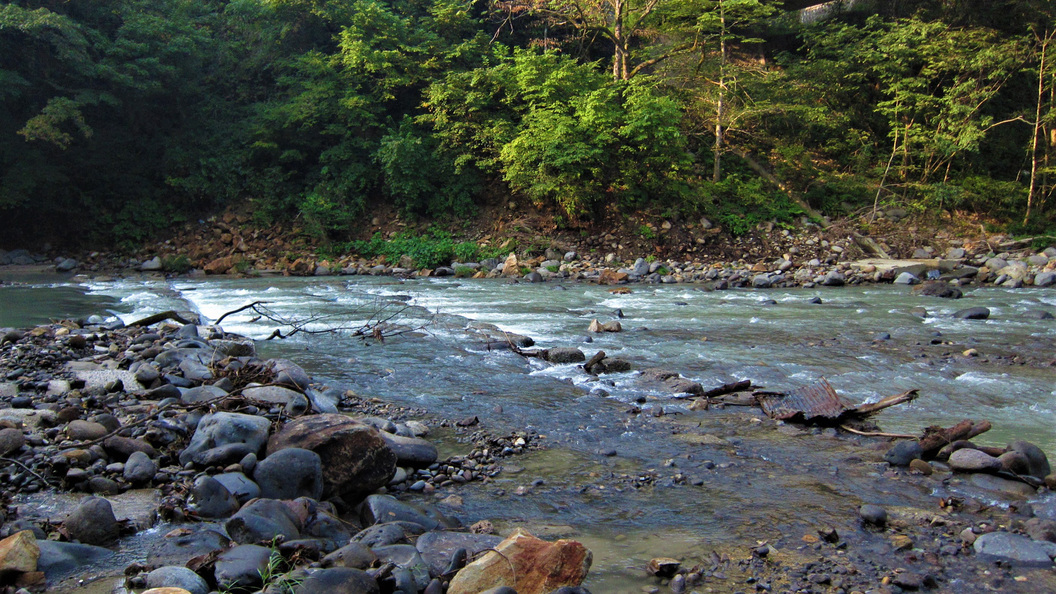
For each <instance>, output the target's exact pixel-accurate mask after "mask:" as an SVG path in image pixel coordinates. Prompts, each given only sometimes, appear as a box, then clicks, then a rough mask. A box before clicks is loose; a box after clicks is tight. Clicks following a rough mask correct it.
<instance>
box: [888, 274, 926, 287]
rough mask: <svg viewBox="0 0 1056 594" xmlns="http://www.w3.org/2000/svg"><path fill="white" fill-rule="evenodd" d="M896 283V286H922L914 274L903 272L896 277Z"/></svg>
mask: <svg viewBox="0 0 1056 594" xmlns="http://www.w3.org/2000/svg"><path fill="white" fill-rule="evenodd" d="M894 282H895V284H896V285H916V284H920V279H919V278H917V276H916V275H915V274H913V273H912V272H902V273H899V275H898V276H896V277H895V281H894Z"/></svg>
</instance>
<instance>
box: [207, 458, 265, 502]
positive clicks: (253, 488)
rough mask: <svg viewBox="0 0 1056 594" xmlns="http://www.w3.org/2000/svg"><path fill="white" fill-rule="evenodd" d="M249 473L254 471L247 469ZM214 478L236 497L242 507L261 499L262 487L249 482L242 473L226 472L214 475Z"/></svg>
mask: <svg viewBox="0 0 1056 594" xmlns="http://www.w3.org/2000/svg"><path fill="white" fill-rule="evenodd" d="M254 468H255V467H254ZM247 472H252V471H250V470H248V469H247ZM213 478H214V479H216V480H217V482H219V483H220V484H221V485H223V486H224V488H225V489H227V491H228V492H229V493H231V494H232V495H234V496H235V499H236V500H238V503H239V504H240V505H245V503H246V502H247V501H249V500H251V499H256V498H257V497H260V487H259V486H257V483H254V482H253V481H251V480H249V477H247V476H246V475H245V474H243V473H241V472H224V473H221V474H217V475H214V476H213Z"/></svg>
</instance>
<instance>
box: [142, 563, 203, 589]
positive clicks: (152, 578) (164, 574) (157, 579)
mask: <svg viewBox="0 0 1056 594" xmlns="http://www.w3.org/2000/svg"><path fill="white" fill-rule="evenodd" d="M146 581H147V587H148V588H183V589H184V590H186V591H187V592H189V593H190V594H209V584H207V583H206V581H205V580H204V579H202V576H200V575H198V574H197V573H194V572H193V571H191V570H190V569H187V568H186V567H181V566H179V565H166V566H165V567H159V568H157V569H155V570H154V571H152V572H150V573H148V574H147V577H146Z"/></svg>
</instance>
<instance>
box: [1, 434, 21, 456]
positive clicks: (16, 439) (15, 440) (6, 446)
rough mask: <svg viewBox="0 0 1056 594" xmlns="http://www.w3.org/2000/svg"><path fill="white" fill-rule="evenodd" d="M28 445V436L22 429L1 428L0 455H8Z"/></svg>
mask: <svg viewBox="0 0 1056 594" xmlns="http://www.w3.org/2000/svg"><path fill="white" fill-rule="evenodd" d="M24 445H26V436H25V435H23V434H22V430H21V429H15V428H13V427H8V428H7V429H0V456H6V455H8V454H10V453H11V452H14V451H15V450H18V449H19V448H21V447H22V446H24Z"/></svg>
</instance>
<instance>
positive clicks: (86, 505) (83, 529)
mask: <svg viewBox="0 0 1056 594" xmlns="http://www.w3.org/2000/svg"><path fill="white" fill-rule="evenodd" d="M62 525H63V528H65V530H66V533H67V534H69V535H70V538H72V539H74V540H77V541H80V542H81V543H83V544H88V545H106V544H110V543H112V542H114V541H115V540H117V537H118V536H119V535H120V533H121V526H120V524H118V523H117V518H115V517H114V508H113V507H112V506H111V505H110V502H109V501H107V500H106V499H103V498H102V497H85V498H84V499H82V500H81V502H80V503H79V504H78V505H77V507H76V508H75V509H74V510H73V511H72V512H70V515H69V516H67V517H66V520H65V521H64V522H63V523H62Z"/></svg>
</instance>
